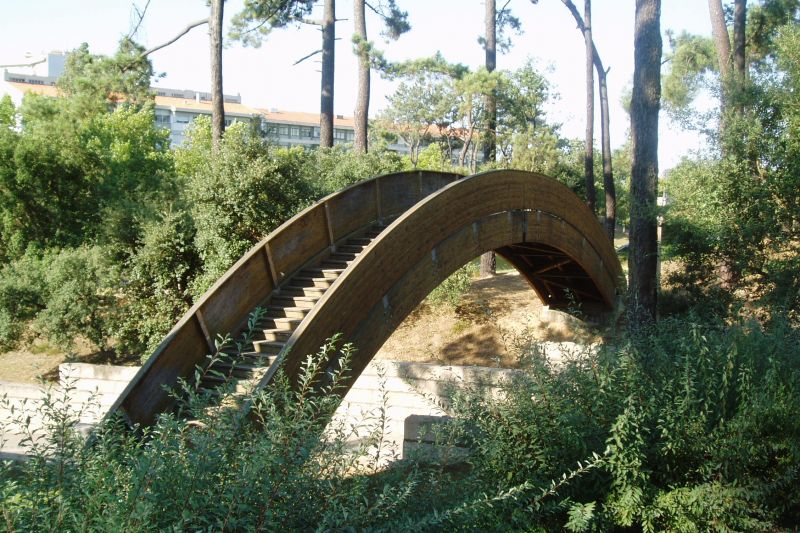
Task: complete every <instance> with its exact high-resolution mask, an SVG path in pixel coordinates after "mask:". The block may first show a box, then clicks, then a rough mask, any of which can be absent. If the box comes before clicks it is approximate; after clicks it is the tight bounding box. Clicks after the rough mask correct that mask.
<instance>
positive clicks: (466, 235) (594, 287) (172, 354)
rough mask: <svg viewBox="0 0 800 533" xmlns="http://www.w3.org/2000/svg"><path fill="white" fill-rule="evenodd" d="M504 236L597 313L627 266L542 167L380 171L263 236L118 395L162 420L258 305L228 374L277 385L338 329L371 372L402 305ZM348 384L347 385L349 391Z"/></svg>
mask: <svg viewBox="0 0 800 533" xmlns="http://www.w3.org/2000/svg"><path fill="white" fill-rule="evenodd" d="M489 250H495V251H496V252H497V253H498V254H500V255H501V256H502V257H504V258H506V259H507V260H508V261H509V262H510V263H511V264H512V265H514V267H516V268H517V270H519V272H520V273H521V274H522V276H524V277H525V279H527V280H528V282H529V283H530V285H531V287H532V289H533V290H534V291H535V292H536V294H537V295H538V296H539V297H540V298H541V300H542V301H543V302H544V303H545V304H546V305H548V306H550V307H551V308H554V309H559V310H564V311H566V312H571V313H575V314H580V315H581V317H582V318H584V317H589V318H594V319H597V318H598V317H602V316H603V315H605V314H608V313H609V312H610V311H612V310H613V308H614V306H615V305H616V302H617V296H618V294H619V293H620V292H621V289H623V288H624V283H625V280H624V277H623V274H622V270H621V268H620V264H619V261H618V259H617V257H616V254H615V252H614V249H613V246H612V243H611V242H609V240H608V239H607V237H606V236H605V233H604V231H603V229H602V227H601V226H600V224H599V223H598V221H597V219H596V217H595V216H594V214H593V213H591V212H590V211H589V209H588V208H587V207H586V205H585V204H584V203H583V202H582V201H581V200H580V199H579V198H578V197H577V196H575V195H574V194H573V193H572V192H571V191H570V190H569V189H567V188H566V187H565V186H563V185H562V184H560V183H558V182H557V181H555V180H553V179H551V178H547V177H545V176H542V175H539V174H532V173H526V172H520V171H492V172H486V173H482V174H476V175H474V176H469V177H462V176H459V175H455V174H447V173H435V172H404V173H398V174H390V175H386V176H380V177H378V178H374V179H372V180H367V181H364V182H361V183H359V184H356V185H354V186H352V187H349V188H347V189H344V190H342V191H340V192H338V193H335V194H333V195H331V196H329V197H327V198H325V199H323V200H321V201H320V202H319V203H317V204H315V205H313V206H311V207H309V208H308V209H306V210H305V211H303V212H302V213H300V214H298V215H297V216H295V217H294V218H292V219H291V220H289V221H287V222H286V223H285V224H283V225H282V226H281V227H280V228H278V229H277V230H275V231H274V232H272V233H271V234H270V235H269V236H268V237H267V238H265V239H264V240H263V241H261V242H260V243H259V244H257V245H256V246H255V247H254V248H253V249H252V250H250V252H248V253H247V254H246V255H245V256H244V257H242V259H241V260H239V261H238V262H237V263H236V264H235V265H234V266H233V267H231V269H230V270H229V271H228V272H227V273H226V274H225V275H224V276H223V277H222V278H221V279H220V280H219V281H218V282H217V283H216V284H215V285H214V286H213V287H212V288H211V289H209V291H208V292H207V293H206V294H205V295H204V296H203V297H202V298H201V299H200V300H199V301H198V302H197V303H196V304H195V305H194V307H193V308H192V309H191V310H189V312H187V313H186V315H185V316H184V317H183V318H182V319H181V321H179V322H178V324H176V326H175V327H174V328H173V330H172V331H171V332H170V333H169V335H168V336H167V337H166V338H165V339H164V341H163V342H162V344H161V345H160V346H159V348H158V349H157V350H156V352H155V353H154V354H153V355H152V356H151V357H150V359H149V360H148V361H147V362H146V363H145V365H143V367H142V369H141V371H140V372H139V374H137V376H136V377H135V378H134V380H133V381H132V382H131V384H130V385H129V387H128V388H127V389H126V391H125V392H124V393H123V394H122V396H121V397H120V400H119V401H118V402H117V404H116V406H115V408H116V409H117V410H121V411H122V412H123V413H124V415H125V416H127V418H128V419H129V420H130V422H131V423H138V424H144V425H147V424H151V423H152V422H153V421H154V420H155V417H156V415H157V414H158V413H159V412H163V411H165V410H169V409H171V408H172V406H173V404H174V398H173V397H172V396H170V395H169V394H167V392H166V389H167V388H169V387H173V386H175V384H176V383H177V381H178V379H180V378H184V379H192V376H194V375H195V371H196V369H198V368H200V370H201V372H200V374H201V375H203V376H205V377H204V378H203V380H204V381H203V382H202V383H201V384H202V385H203V386H206V387H214V386H217V385H218V384H219V383H218V381H219V380H220V379H219V378H218V377H217V378H214V377H213V375H212V374H210V373H208V372H205V370H207V369H206V368H204V366H203V365H204V364H206V355H207V354H208V353H209V352H213V350H214V349H215V348H214V343H213V339H214V338H215V336H216V335H217V334H220V333H222V334H225V333H233V334H236V333H237V332H238V331H241V330H242V329H243V328H244V326H245V324H246V322H247V318H248V315H249V314H250V313H251V312H252V310H253V309H254V308H256V307H260V308H262V309H263V310H264V311H265V312H264V314H263V317H262V319H261V320H260V322H259V323H258V324H257V327H258V330H259V332H258V335H257V337H256V338H254V339H253V340H252V342H250V343H249V344H248V346H246V347H245V350H244V352H243V353H239V352H237V353H236V354H235V355H236V358H237V359H235V360H230V361H227V362H224V363H218V364H219V365H221V366H219V367H218V368H216V369H215V370H217V371H218V372H221V373H223V374H224V375H225V376H226V377H233V378H237V379H241V380H250V381H252V382H253V384H254V385H255V386H257V387H265V386H268V385H269V383H270V382H271V381H272V379H273V378H274V376H275V374H276V372H277V371H278V369H280V370H281V371H283V372H286V374H287V375H288V376H289V378H290V379H296V377H297V375H298V374H299V372H300V371H301V364H302V362H303V361H304V360H305V356H306V355H307V354H309V353H314V352H316V351H317V350H318V349H319V347H320V346H321V345H322V344H323V343H324V342H325V341H326V339H328V338H330V337H331V336H333V335H334V334H339V335H341V336H342V338H343V341H346V342H352V343H353V344H354V345H355V347H356V348H357V352H356V355H355V359H354V360H353V361H351V367H352V375H351V376H350V380H349V382H350V383H351V384H352V382H353V381H355V379H356V378H357V377H358V375H359V374H360V373H361V371H362V370H363V369H364V367H366V365H367V363H368V362H369V361H370V360H371V359H372V357H373V355H374V354H375V353H376V352H377V351H378V350H379V349H380V347H381V346H382V345H383V343H384V342H385V341H386V339H387V338H388V337H389V336H390V335H391V333H392V332H393V331H394V330H395V329H396V328H397V326H399V324H400V323H401V322H402V321H403V319H404V318H405V317H406V316H407V315H408V314H409V313H410V312H411V311H412V310H413V309H414V308H415V307H416V306H417V305H418V304H419V303H420V302H421V301H422V300H423V299H424V298H425V297H426V296H427V295H428V294H429V293H430V291H431V290H433V289H434V288H435V287H436V286H438V285H439V284H440V283H441V282H442V281H443V280H444V279H446V278H447V277H448V276H449V275H450V274H451V273H452V272H454V271H455V270H456V269H458V268H459V267H461V266H462V265H464V264H466V263H467V262H468V261H469V260H471V259H472V258H474V257H477V256H479V255H480V254H481V253H483V252H486V251H489ZM344 392H346V391H340V393H341V394H344Z"/></svg>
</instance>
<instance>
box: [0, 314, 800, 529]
mask: <svg viewBox="0 0 800 533" xmlns="http://www.w3.org/2000/svg"><path fill="white" fill-rule="evenodd" d="M255 322H256V321H255V320H253V321H251V327H252V328H255ZM798 340H800V338H799V335H798V331H797V330H795V329H791V328H790V327H789V326H786V325H781V324H778V323H776V324H774V325H772V326H771V327H770V328H769V329H760V328H758V327H756V326H754V325H752V324H749V323H737V324H733V325H725V324H723V323H721V322H713V323H709V322H706V323H698V322H696V321H695V320H694V319H693V317H688V318H683V319H670V320H665V321H663V322H662V323H661V325H659V326H658V327H657V328H656V329H655V330H653V331H651V332H650V333H649V334H647V335H643V336H642V337H640V338H638V339H634V340H625V339H619V340H618V341H619V344H617V345H609V346H607V347H606V348H605V349H602V350H600V351H599V352H598V353H594V352H592V351H590V350H584V351H579V352H576V353H572V354H568V355H567V356H566V357H565V359H564V360H563V361H562V362H561V363H560V364H554V363H553V362H552V361H549V360H548V359H547V358H546V357H545V356H544V354H542V353H541V351H540V350H539V349H538V348H537V345H536V344H535V343H534V344H529V345H527V347H525V346H524V345H522V346H523V350H522V352H521V355H522V356H523V358H524V361H523V362H524V363H525V365H524V366H525V370H524V371H523V372H522V373H520V374H519V375H518V376H517V378H516V379H515V380H514V381H513V382H510V383H508V385H507V386H505V387H504V388H503V394H502V395H500V396H496V395H494V396H493V395H487V394H486V393H485V391H483V392H482V391H480V390H466V389H463V388H462V389H461V390H460V391H457V392H456V393H455V394H454V396H453V402H452V405H451V410H452V414H453V417H454V418H453V419H452V422H451V424H449V426H448V427H447V428H446V429H445V431H443V432H442V433H440V435H441V439H442V442H449V443H456V442H457V443H459V444H460V445H462V446H468V447H469V448H470V450H471V452H470V455H469V456H468V458H467V463H466V464H463V465H461V466H460V467H455V468H454V465H452V464H447V463H446V462H442V463H441V464H436V463H435V462H434V463H430V460H429V462H428V463H424V464H421V463H414V462H413V461H406V462H401V463H398V464H395V465H394V466H392V467H390V468H388V469H386V470H383V471H378V469H377V463H376V460H375V456H376V451H375V448H370V446H372V445H374V443H376V442H379V440H378V439H379V438H380V436H381V432H382V431H383V424H384V422H385V418H381V417H380V416H378V417H376V418H375V420H377V421H378V422H377V424H376V425H372V426H371V427H370V436H369V437H367V438H366V439H365V441H364V442H365V443H364V445H363V446H361V447H359V448H357V449H355V450H354V449H352V448H348V447H347V446H346V444H345V440H346V437H347V435H349V434H351V433H352V428H350V427H349V426H347V425H334V426H333V427H332V428H328V430H327V435H328V436H327V438H325V439H323V438H320V437H321V435H322V434H323V429H324V428H325V425H326V423H327V420H328V419H329V417H330V415H331V413H332V412H333V410H334V409H335V408H336V406H337V405H338V400H337V399H336V398H335V397H333V396H332V395H330V394H328V393H330V392H331V391H334V390H336V389H337V387H338V386H339V385H340V383H341V379H342V378H343V377H344V376H345V372H346V371H345V370H344V369H346V365H347V360H348V354H349V353H350V349H349V348H347V349H344V350H343V354H344V356H343V357H342V358H339V359H336V358H334V354H336V353H337V350H336V347H335V343H329V344H328V345H326V347H324V348H323V349H322V350H321V351H320V353H319V354H317V355H316V356H313V357H309V358H308V359H307V360H306V362H305V366H304V372H303V373H302V377H301V378H300V380H299V383H298V386H297V387H295V388H291V387H289V385H288V382H287V380H286V379H285V377H283V376H282V374H280V373H279V374H278V376H279V377H278V378H277V380H276V381H275V383H273V386H271V387H269V388H268V389H266V390H264V391H259V392H258V393H255V394H249V395H246V396H244V397H242V396H230V397H227V398H228V399H227V400H226V401H225V402H224V404H225V405H226V406H228V407H227V408H213V409H210V408H209V406H210V405H212V404H215V403H216V402H217V400H218V398H217V395H216V394H215V393H209V392H205V391H203V390H201V389H197V388H195V386H194V385H191V384H188V383H184V384H183V386H182V389H180V390H179V397H180V398H182V399H181V403H180V406H181V408H180V409H179V413H180V415H181V417H176V414H174V413H170V414H164V415H162V416H161V417H160V418H159V419H158V421H157V423H156V424H155V426H153V427H152V428H150V429H147V430H145V431H143V434H142V435H138V436H137V435H136V433H135V432H134V433H132V432H130V431H129V430H128V429H126V428H124V427H123V426H122V425H121V424H120V422H119V421H112V422H109V423H107V424H106V425H103V426H101V428H100V429H99V430H98V431H97V433H96V439H95V441H94V443H93V445H92V446H89V447H85V448H83V447H80V446H75V445H74V442H75V440H74V439H73V438H72V437H70V435H71V434H70V433H67V434H66V435H60V437H64V438H60V437H59V435H58V434H57V435H56V437H59V438H55V439H54V440H53V442H52V443H51V444H50V445H48V446H47V447H45V448H42V449H46V450H48V452H47V453H48V454H49V455H48V456H47V457H44V456H36V457H34V459H33V460H31V461H28V462H26V463H24V464H22V465H19V466H17V467H15V468H16V471H15V472H12V471H11V470H10V469H9V466H8V465H4V466H0V496H2V497H0V506H2V512H3V515H4V519H5V522H6V524H7V527H9V528H11V529H15V530H27V529H33V528H35V529H42V528H44V529H59V530H97V529H102V530H107V529H114V530H123V531H128V530H131V531H132V530H140V529H142V528H146V529H151V530H166V529H180V530H198V529H204V530H207V529H212V530H226V529H227V530H255V529H259V528H262V529H274V528H281V529H284V530H292V531H295V530H296V531H310V530H367V529H368V530H384V531H442V530H461V531H508V530H514V531H553V530H561V529H568V530H571V531H591V530H594V531H626V530H630V529H635V530H642V531H707V530H715V531H718V530H729V531H752V530H780V529H782V528H792V527H796V526H797V524H798V523H800V496H798V495H800V477H799V474H800V420H798V417H797V416H796V415H797V412H798V410H799V409H800V388H798V383H800V342H798ZM228 347H230V344H226V343H225V342H223V343H221V344H220V351H219V352H218V353H216V354H214V355H213V356H212V357H213V358H217V357H226V356H225V355H223V352H222V350H223V349H225V351H228V350H227V348H228ZM234 357H236V356H234ZM337 360H338V361H339V363H338V364H337V363H335V361H337ZM202 372H203V370H202V369H198V376H199V375H200V374H201V373H202ZM323 384H325V385H324V387H323V390H322V392H323V394H322V395H319V394H317V393H315V389H314V385H316V386H317V387H319V386H322V385H323ZM226 390H227V391H228V393H230V392H232V391H233V385H232V384H230V386H229V388H228V389H226ZM316 390H317V391H318V390H319V389H316ZM383 401H384V408H385V396H384V400H383ZM243 405H248V406H249V409H250V410H249V411H248V410H247V409H244V410H243V409H239V408H234V406H243ZM53 414H54V415H55V418H56V419H57V420H61V421H62V422H61V423H60V424H57V425H56V427H57V428H61V430H62V431H67V432H68V431H69V427H70V424H69V423H68V422H69V420H74V415H70V414H69V413H68V412H63V411H57V412H56V413H53ZM70 416H72V417H73V418H72V419H70ZM184 416H185V417H187V418H188V420H187V418H184Z"/></svg>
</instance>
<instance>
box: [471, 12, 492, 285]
mask: <svg viewBox="0 0 800 533" xmlns="http://www.w3.org/2000/svg"><path fill="white" fill-rule="evenodd" d="M484 1H485V2H486V20H485V21H484V22H485V24H486V70H487V71H489V72H494V70H495V68H497V6H496V5H495V0H484ZM496 134H497V94H496V93H495V91H494V90H492V91H490V92H489V94H487V95H486V144H484V146H483V162H484V163H493V162H494V161H495V159H497V138H496ZM475 153H476V150H473V154H475ZM472 166H473V168H475V166H476V162H475V155H473V157H472ZM496 265H497V259H496V258H495V256H494V252H486V253H485V254H483V255H481V268H480V275H481V277H485V276H494V275H495V274H496V273H497V267H496Z"/></svg>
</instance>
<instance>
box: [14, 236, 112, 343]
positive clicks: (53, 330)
mask: <svg viewBox="0 0 800 533" xmlns="http://www.w3.org/2000/svg"><path fill="white" fill-rule="evenodd" d="M114 280H115V277H114V270H113V269H112V267H111V266H110V265H109V263H108V261H107V260H106V258H105V256H104V254H103V251H102V249H100V248H98V247H81V248H74V249H69V248H65V249H63V250H60V251H57V252H56V251H51V252H48V253H44V254H40V253H37V252H36V251H34V250H33V249H29V250H28V252H26V254H25V255H24V256H23V257H22V258H20V259H18V260H17V261H13V262H11V263H9V264H7V265H5V266H4V267H3V269H2V270H1V271H0V346H2V347H3V348H5V349H9V348H13V347H15V346H17V345H19V344H21V343H23V342H24V341H25V340H26V338H28V337H30V336H34V335H40V336H42V337H44V338H47V339H48V340H50V341H52V342H54V343H60V344H61V345H62V346H64V347H65V348H67V349H68V348H69V347H70V346H71V345H72V341H73V340H74V338H75V337H76V336H77V335H79V334H82V335H85V336H86V337H87V338H89V340H91V341H92V342H94V343H95V344H96V345H98V346H100V347H103V346H105V344H106V340H107V339H108V335H109V328H110V320H111V317H112V316H113V313H112V309H113V307H114V304H115V299H114V294H113V290H114V283H115V281H114ZM29 326H31V330H29Z"/></svg>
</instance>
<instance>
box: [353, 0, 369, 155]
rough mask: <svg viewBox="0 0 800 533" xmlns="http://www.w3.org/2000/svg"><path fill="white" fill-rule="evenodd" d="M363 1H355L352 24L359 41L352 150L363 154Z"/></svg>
mask: <svg viewBox="0 0 800 533" xmlns="http://www.w3.org/2000/svg"><path fill="white" fill-rule="evenodd" d="M365 6H366V1H365V0H355V1H354V2H353V8H354V17H353V20H354V24H355V32H356V35H358V37H359V39H360V43H359V49H358V97H357V98H356V109H355V113H354V115H355V133H356V136H355V142H354V146H353V148H354V149H355V151H356V152H360V153H365V152H366V151H367V148H368V146H367V143H368V141H367V132H368V130H367V128H368V120H369V89H370V68H369V53H368V52H367V49H366V44H367V20H366V16H365Z"/></svg>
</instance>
